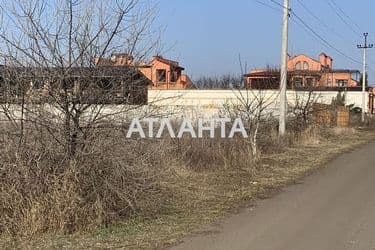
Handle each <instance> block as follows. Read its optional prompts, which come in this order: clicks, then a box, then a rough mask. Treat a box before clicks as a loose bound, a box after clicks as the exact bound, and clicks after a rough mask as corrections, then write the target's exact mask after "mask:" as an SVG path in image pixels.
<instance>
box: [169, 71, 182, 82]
mask: <svg viewBox="0 0 375 250" xmlns="http://www.w3.org/2000/svg"><path fill="white" fill-rule="evenodd" d="M179 76H180V74H179V72H178V71H171V82H177V80H178V78H179Z"/></svg>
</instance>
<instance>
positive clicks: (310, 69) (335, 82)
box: [245, 53, 360, 88]
mask: <svg viewBox="0 0 375 250" xmlns="http://www.w3.org/2000/svg"><path fill="white" fill-rule="evenodd" d="M287 65H288V87H289V88H303V87H356V86H359V78H360V71H358V70H349V69H334V68H333V59H332V58H331V57H330V56H328V55H326V54H325V53H321V54H320V55H319V59H314V58H311V57H309V56H306V55H303V54H301V55H297V56H293V57H290V56H289V58H288V64H287ZM279 74H280V70H279V69H255V70H251V71H250V73H248V74H246V75H245V80H246V83H247V86H248V87H254V88H262V86H263V85H268V86H267V87H268V88H277V87H278V86H279V82H280V81H279V79H280V76H279Z"/></svg>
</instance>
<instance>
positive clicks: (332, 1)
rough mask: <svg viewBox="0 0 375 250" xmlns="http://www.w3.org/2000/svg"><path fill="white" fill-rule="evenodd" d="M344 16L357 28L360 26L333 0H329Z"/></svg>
mask: <svg viewBox="0 0 375 250" xmlns="http://www.w3.org/2000/svg"><path fill="white" fill-rule="evenodd" d="M329 1H330V2H331V3H332V4H333V5H334V6H335V7H336V8H337V9H338V10H339V11H340V12H341V13H342V14H343V15H344V16H346V18H348V19H349V20H350V21H351V22H352V24H353V25H354V26H356V27H357V29H358V30H361V29H362V28H361V27H360V26H359V25H358V24H357V23H356V22H355V21H354V20H353V18H351V17H350V16H349V15H348V14H347V13H346V12H345V11H344V10H343V9H342V8H341V7H340V6H339V5H338V4H337V3H336V2H335V1H334V0H329Z"/></svg>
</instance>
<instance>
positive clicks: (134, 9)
mask: <svg viewBox="0 0 375 250" xmlns="http://www.w3.org/2000/svg"><path fill="white" fill-rule="evenodd" d="M0 5H1V6H2V25H1V28H0V46H1V52H0V57H1V58H2V61H3V65H4V66H2V68H1V77H2V79H1V81H2V83H1V86H2V103H3V105H2V107H3V109H2V110H3V113H4V114H5V117H6V118H7V119H8V120H9V121H11V122H12V123H13V124H14V125H15V126H17V128H18V129H19V131H21V132H20V134H21V135H22V134H23V130H24V124H25V123H28V124H29V125H30V124H32V125H33V126H35V127H38V129H42V130H43V131H45V132H47V133H50V134H51V135H53V138H55V140H56V142H57V143H58V144H59V145H61V146H62V147H63V148H64V150H65V152H66V155H67V158H69V159H70V158H74V156H75V154H76V152H77V150H78V149H79V150H83V149H84V145H85V140H86V139H87V138H89V137H90V133H91V132H92V131H93V129H95V128H96V127H97V126H99V125H100V123H103V122H107V121H112V120H113V119H114V117H115V116H117V117H122V118H124V117H125V116H126V115H127V114H129V113H130V111H132V110H134V109H137V108H139V106H140V105H142V104H145V102H146V101H147V92H145V90H146V91H147V86H145V85H147V80H146V79H145V78H144V77H143V75H141V74H140V73H139V71H138V70H137V69H136V68H135V67H132V66H131V65H129V66H127V67H105V66H102V67H99V66H97V65H95V59H97V58H103V57H105V56H109V55H111V54H112V53H114V52H118V51H121V52H126V53H127V54H129V55H131V56H132V57H133V58H134V60H142V59H144V58H145V57H146V56H147V55H149V54H150V53H151V52H152V50H153V49H154V48H155V45H156V44H157V41H154V40H153V39H152V38H153V37H154V36H155V34H154V32H153V31H152V30H151V27H152V25H151V24H152V22H153V20H154V18H155V15H154V13H155V12H154V6H147V5H146V4H144V3H143V2H141V1H139V0H114V1H99V0H87V1H80V0H66V1H58V0H53V1H47V0H31V1H26V0H15V1H5V0H3V1H1V3H0ZM10 104H15V105H10ZM20 104H21V105H20ZM111 104H120V105H116V106H114V105H111ZM22 137H23V136H21V138H22Z"/></svg>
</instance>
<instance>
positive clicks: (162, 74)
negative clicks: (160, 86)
mask: <svg viewBox="0 0 375 250" xmlns="http://www.w3.org/2000/svg"><path fill="white" fill-rule="evenodd" d="M156 81H157V82H167V71H166V70H165V69H157V70H156Z"/></svg>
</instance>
